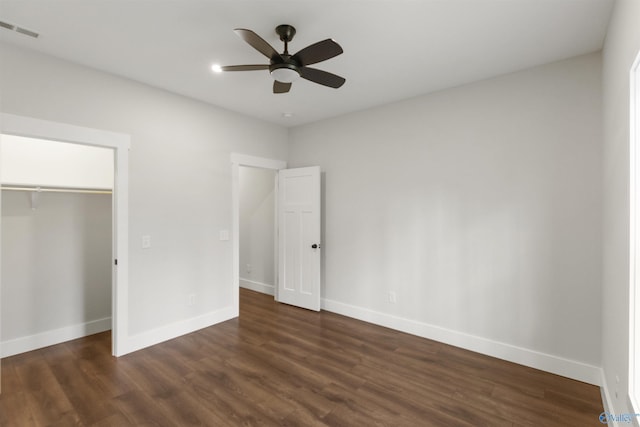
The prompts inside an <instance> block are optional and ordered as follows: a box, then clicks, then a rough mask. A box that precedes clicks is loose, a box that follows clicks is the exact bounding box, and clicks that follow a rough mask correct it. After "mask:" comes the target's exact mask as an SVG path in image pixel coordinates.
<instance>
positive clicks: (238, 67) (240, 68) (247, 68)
mask: <svg viewBox="0 0 640 427" xmlns="http://www.w3.org/2000/svg"><path fill="white" fill-rule="evenodd" d="M220 69H221V70H222V71H255V70H268V69H269V64H264V65H262V64H257V65H225V66H223V67H220Z"/></svg>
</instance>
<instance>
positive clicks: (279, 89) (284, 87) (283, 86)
mask: <svg viewBox="0 0 640 427" xmlns="http://www.w3.org/2000/svg"><path fill="white" fill-rule="evenodd" d="M289 89H291V83H282V82H279V81H277V80H274V81H273V93H287V92H289Z"/></svg>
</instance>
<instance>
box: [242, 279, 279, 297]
mask: <svg viewBox="0 0 640 427" xmlns="http://www.w3.org/2000/svg"><path fill="white" fill-rule="evenodd" d="M240 287H241V288H245V289H250V290H252V291H256V292H261V293H263V294H267V295H274V286H273V285H269V284H268V283H262V282H256V281H255V280H249V279H243V278H242V277H241V278H240Z"/></svg>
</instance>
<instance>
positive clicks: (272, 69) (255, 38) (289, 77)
mask: <svg viewBox="0 0 640 427" xmlns="http://www.w3.org/2000/svg"><path fill="white" fill-rule="evenodd" d="M233 31H234V32H235V33H236V34H237V35H238V36H240V38H241V39H242V40H244V41H245V42H247V43H248V44H249V45H251V47H253V48H254V49H255V50H257V51H258V52H260V53H261V54H263V55H264V56H266V57H267V58H269V64H258V65H227V66H223V67H220V70H222V71H255V70H269V73H270V74H271V77H273V80H274V81H273V93H286V92H289V90H290V89H291V83H292V82H294V81H295V80H297V79H298V78H299V77H302V78H303V79H306V80H309V81H312V82H314V83H318V84H321V85H323V86H328V87H332V88H335V89H337V88H339V87H340V86H342V85H343V84H344V82H345V81H346V80H345V79H344V78H342V77H340V76H337V75H335V74H331V73H329V72H326V71H322V70H318V69H317V68H311V67H308V66H307V65H312V64H316V63H318V62H321V61H326V60H327V59H330V58H333V57H334V56H338V55H340V54H341V53H342V52H343V50H342V47H340V45H339V44H338V43H336V42H335V41H333V40H331V39H326V40H322V41H319V42H317V43H314V44H312V45H309V46H307V47H305V48H304V49H302V50H300V51H299V52H298V53H296V54H294V55H290V54H289V51H288V45H289V42H290V41H291V40H292V39H293V36H295V34H296V29H295V28H293V27H292V26H291V25H278V26H277V27H276V33H277V34H278V35H279V36H280V40H282V41H283V42H284V52H283V53H278V52H277V51H276V50H275V49H274V48H273V47H272V46H271V45H270V44H269V43H267V42H266V41H264V40H263V39H262V38H261V37H260V36H259V35H257V34H256V33H254V32H253V31H251V30H246V29H244V28H236V29H235V30H233Z"/></svg>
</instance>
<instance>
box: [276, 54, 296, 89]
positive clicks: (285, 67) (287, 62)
mask: <svg viewBox="0 0 640 427" xmlns="http://www.w3.org/2000/svg"><path fill="white" fill-rule="evenodd" d="M283 59H284V62H274V61H271V65H269V73H271V77H273V79H274V80H277V81H279V82H282V83H291V82H294V81H296V80H297V79H298V78H299V77H300V71H298V65H297V64H295V63H294V61H293V60H291V59H289V58H283Z"/></svg>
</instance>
